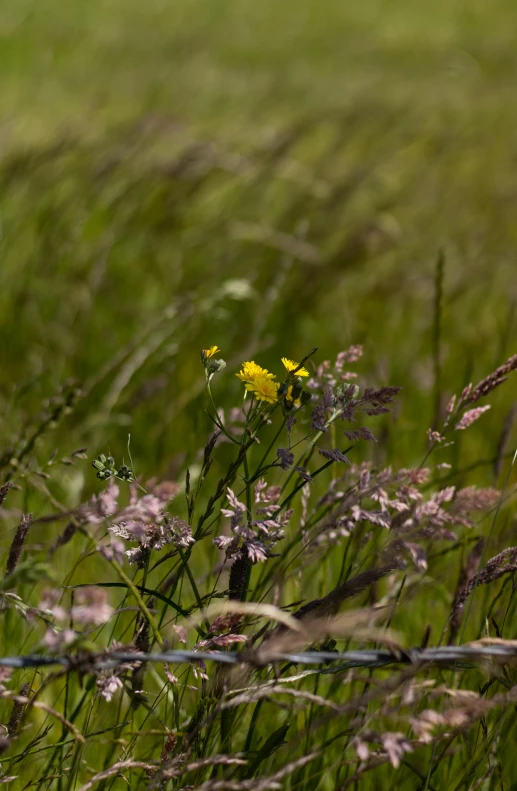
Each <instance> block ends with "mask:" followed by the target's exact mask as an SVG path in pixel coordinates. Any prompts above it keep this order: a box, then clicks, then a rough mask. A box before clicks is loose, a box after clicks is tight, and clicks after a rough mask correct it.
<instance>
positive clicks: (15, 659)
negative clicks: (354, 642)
mask: <svg viewBox="0 0 517 791" xmlns="http://www.w3.org/2000/svg"><path fill="white" fill-rule="evenodd" d="M515 658H517V642H516V643H515V644H495V645H472V644H470V645H469V644H467V645H463V646H443V647H441V648H423V649H422V648H410V649H403V650H398V649H397V650H393V651H390V650H386V649H363V650H357V651H343V652H336V651H302V652H300V653H294V654H288V653H273V652H268V651H266V650H264V649H262V650H259V651H258V652H254V651H249V650H245V651H232V652H225V651H183V650H178V651H162V652H159V653H149V654H144V653H138V652H124V651H113V652H111V653H109V654H106V653H104V654H97V655H90V654H87V655H79V656H43V655H42V654H28V655H26V656H6V657H3V658H0V667H12V668H27V667H50V666H55V665H59V666H61V667H65V668H66V667H68V668H69V669H71V670H72V669H79V668H80V669H81V670H83V671H84V670H87V669H89V668H90V669H92V670H93V669H102V668H109V667H116V666H117V665H121V664H124V663H127V662H129V663H134V662H170V663H171V664H182V663H188V662H218V663H220V664H226V665H240V664H242V665H251V666H255V667H264V666H266V665H271V664H272V663H274V662H291V663H292V664H296V665H320V664H329V663H335V662H338V663H340V669H341V668H342V669H345V668H352V667H366V668H376V667H385V666H387V665H424V664H426V665H428V664H451V665H452V664H454V663H458V662H459V663H462V665H463V666H465V664H467V665H468V666H472V665H475V664H476V663H477V662H479V661H480V660H486V659H505V660H509V659H515Z"/></svg>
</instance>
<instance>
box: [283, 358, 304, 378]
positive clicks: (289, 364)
mask: <svg viewBox="0 0 517 791" xmlns="http://www.w3.org/2000/svg"><path fill="white" fill-rule="evenodd" d="M282 362H283V364H284V367H285V368H286V370H287V371H288V372H289V373H291V371H296V369H297V368H298V366H299V364H300V363H295V362H294V360H288V359H287V357H282ZM296 376H309V372H308V370H307V369H306V368H298V370H297V371H296Z"/></svg>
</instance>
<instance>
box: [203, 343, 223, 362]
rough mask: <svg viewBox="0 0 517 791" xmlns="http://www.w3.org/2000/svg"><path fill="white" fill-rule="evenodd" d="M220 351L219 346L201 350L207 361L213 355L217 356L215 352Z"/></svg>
mask: <svg viewBox="0 0 517 791" xmlns="http://www.w3.org/2000/svg"><path fill="white" fill-rule="evenodd" d="M220 351H221V349H220V348H219V346H210V348H209V349H203V354H204V355H205V358H206V359H207V360H209V359H210V358H211V357H213V356H214V354H217V352H220Z"/></svg>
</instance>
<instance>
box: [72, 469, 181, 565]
mask: <svg viewBox="0 0 517 791" xmlns="http://www.w3.org/2000/svg"><path fill="white" fill-rule="evenodd" d="M178 490H179V486H178V484H176V483H174V482H172V481H165V482H164V483H161V484H159V485H158V486H155V487H154V489H153V491H152V492H150V493H149V494H145V495H144V496H143V497H138V489H137V487H136V485H135V484H132V486H131V494H130V501H129V505H128V506H126V507H125V508H122V509H121V510H118V506H117V498H118V493H119V492H118V486H117V485H116V484H115V483H114V482H113V481H110V482H109V484H108V486H107V488H106V490H105V491H104V492H102V493H101V494H100V495H97V497H94V498H92V500H91V501H90V503H89V504H88V506H87V507H86V508H85V509H84V510H83V512H82V517H83V519H84V520H86V521H89V522H94V523H99V522H102V521H103V520H104V519H106V518H108V517H112V518H114V519H113V522H112V524H111V527H110V528H109V531H110V533H112V535H113V536H116V537H117V538H122V539H124V540H125V541H137V542H138V544H139V546H138V547H136V548H133V549H129V550H127V551H126V553H125V554H126V555H127V557H128V558H129V562H130V563H141V562H143V560H145V556H146V552H147V551H149V550H151V549H162V548H163V547H164V546H165V545H166V544H174V546H176V547H179V548H187V547H188V546H189V545H190V544H192V543H194V538H193V536H192V530H191V528H190V526H189V525H188V524H187V523H186V522H184V521H183V520H182V519H179V518H178V517H176V516H169V515H168V514H167V512H166V511H165V507H166V505H167V503H168V502H170V500H172V498H173V497H174V495H175V494H177V492H178Z"/></svg>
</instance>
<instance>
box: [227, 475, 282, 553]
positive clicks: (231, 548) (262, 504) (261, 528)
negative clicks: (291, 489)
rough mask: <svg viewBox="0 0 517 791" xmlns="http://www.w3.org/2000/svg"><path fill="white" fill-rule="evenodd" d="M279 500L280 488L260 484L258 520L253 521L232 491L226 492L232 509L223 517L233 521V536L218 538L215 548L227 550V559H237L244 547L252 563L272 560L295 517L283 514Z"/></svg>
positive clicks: (257, 489) (257, 498)
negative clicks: (275, 546) (275, 545)
mask: <svg viewBox="0 0 517 791" xmlns="http://www.w3.org/2000/svg"><path fill="white" fill-rule="evenodd" d="M279 497H280V488H279V487H277V486H270V487H267V485H266V483H265V481H259V482H258V483H257V486H256V489H255V503H256V506H257V507H256V511H257V517H258V518H257V519H256V520H252V518H251V514H248V512H247V509H246V506H245V505H244V503H241V502H240V501H239V500H238V499H237V497H236V496H235V494H234V493H233V491H232V490H231V489H227V500H228V506H229V507H228V508H222V509H221V513H222V514H223V516H226V517H228V518H230V519H231V531H232V533H233V536H232V537H230V536H217V537H216V538H214V544H215V545H216V546H217V547H219V549H224V550H225V552H226V557H227V558H236V557H237V556H238V555H239V553H240V551H241V549H243V547H245V548H246V551H247V556H248V558H249V559H250V560H251V562H252V563H258V562H261V561H264V560H266V558H268V557H271V554H272V548H273V546H274V544H276V542H277V541H280V540H281V539H282V538H283V537H284V528H285V526H286V525H287V523H288V522H289V519H290V518H291V516H292V514H293V512H292V510H289V511H282V512H280V509H279V507H278V505H277V502H278V499H279ZM246 517H248V518H247V519H246Z"/></svg>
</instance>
